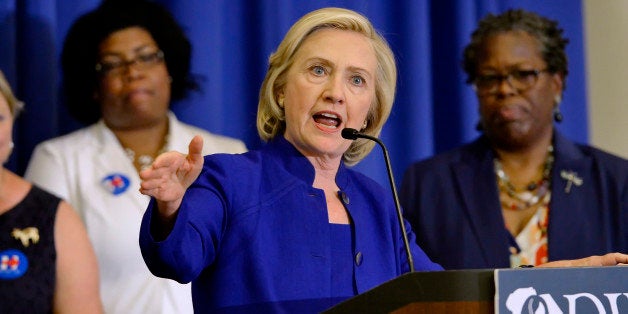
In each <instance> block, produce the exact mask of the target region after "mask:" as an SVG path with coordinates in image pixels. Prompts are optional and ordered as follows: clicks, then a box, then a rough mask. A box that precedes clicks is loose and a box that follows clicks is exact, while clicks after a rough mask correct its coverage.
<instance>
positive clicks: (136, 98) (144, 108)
mask: <svg viewBox="0 0 628 314" xmlns="http://www.w3.org/2000/svg"><path fill="white" fill-rule="evenodd" d="M99 50H100V62H99V63H100V64H101V65H102V68H103V69H105V70H104V71H102V73H101V79H100V86H99V89H98V91H97V92H96V93H95V95H94V96H95V97H96V98H97V100H98V101H99V102H100V105H101V110H102V116H103V119H104V120H105V123H106V124H107V126H109V127H110V128H112V129H135V128H143V127H146V126H151V125H154V124H157V123H160V122H163V121H164V120H166V119H167V112H168V108H169V104H170V77H169V75H168V69H167V68H166V64H165V62H164V61H163V55H158V53H159V51H160V50H159V47H157V44H156V43H155V41H154V39H153V37H152V36H151V35H150V33H149V32H148V31H146V30H145V29H143V28H140V27H129V28H125V29H122V30H119V31H116V32H114V33H112V34H111V35H109V37H107V38H106V39H105V40H104V41H103V42H102V43H101V44H100V47H99ZM133 60H135V61H136V62H134V63H131V61H133ZM107 70H108V71H107Z"/></svg>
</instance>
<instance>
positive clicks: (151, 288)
mask: <svg viewBox="0 0 628 314" xmlns="http://www.w3.org/2000/svg"><path fill="white" fill-rule="evenodd" d="M190 51H191V48H190V43H189V41H188V39H187V38H186V37H185V35H184V34H183V32H182V30H181V28H180V27H179V26H178V25H177V23H176V21H175V20H174V19H173V17H172V16H171V15H170V13H168V12H167V11H165V10H164V9H163V8H161V7H159V6H157V5H156V4H154V3H151V2H144V1H130V2H128V1H105V2H104V3H103V4H102V5H101V6H100V7H98V8H97V9H96V10H94V11H92V12H89V13H87V14H85V15H83V16H82V17H80V18H79V19H78V20H77V21H76V22H75V23H74V24H73V26H72V27H71V29H70V31H69V33H68V36H67V37H66V40H65V43H64V47H63V52H62V66H63V89H64V94H65V97H66V101H67V102H66V103H67V106H68V110H69V112H70V113H71V114H72V115H73V116H74V117H75V118H76V119H78V120H79V121H81V122H83V123H85V124H86V125H89V126H88V127H86V128H84V129H81V130H79V131H76V132H74V133H71V134H69V135H66V136H63V137H60V138H57V139H53V140H50V141H47V142H44V143H42V144H40V145H39V146H38V147H37V148H36V150H35V152H34V154H33V158H32V160H31V162H30V164H29V167H28V169H27V172H26V177H27V178H28V179H30V180H32V181H33V182H35V183H36V184H39V185H40V186H42V187H44V188H47V189H49V190H50V191H52V192H54V193H56V194H57V195H59V196H61V197H62V198H64V199H66V200H68V201H69V202H70V203H71V204H72V205H73V206H74V207H75V208H77V210H78V211H79V213H80V216H81V217H82V219H83V220H84V222H85V225H86V227H87V231H88V233H89V236H90V239H91V241H92V243H93V245H94V248H95V251H96V255H97V257H98V263H99V266H100V278H101V287H100V292H101V297H102V300H103V303H104V309H105V312H107V313H186V312H187V313H191V312H192V303H191V296H190V287H189V285H186V286H184V285H180V284H178V283H176V282H174V281H171V280H166V279H161V278H157V277H155V276H153V275H152V274H151V273H150V272H149V271H148V269H147V268H146V265H145V264H144V262H143V260H142V256H141V253H140V250H139V246H138V232H139V229H140V222H141V218H142V214H143V213H144V210H145V208H146V207H147V205H148V201H149V198H148V197H146V196H144V195H141V194H140V193H139V192H138V190H139V182H140V179H139V175H138V172H139V171H140V170H141V169H142V168H144V167H145V166H147V165H150V164H151V163H152V160H153V159H154V158H155V157H156V156H157V155H158V154H159V153H160V152H162V151H166V150H168V151H169V150H178V151H187V144H188V143H189V142H190V140H191V139H192V138H193V137H194V135H197V134H198V135H201V136H202V137H203V141H204V143H205V145H204V146H203V148H204V149H203V154H211V153H217V152H227V153H239V152H243V151H245V146H244V144H243V143H242V142H241V141H239V140H235V139H231V138H226V137H222V136H218V135H213V134H210V133H208V132H206V131H204V130H201V129H199V128H195V127H192V126H190V125H186V124H183V123H181V122H179V121H178V120H177V119H176V117H175V116H174V114H173V113H172V112H170V111H169V107H170V102H171V100H176V99H180V98H183V97H184V96H185V94H186V92H187V91H189V90H191V89H193V88H194V87H195V86H196V84H195V83H194V81H193V80H192V78H191V76H190V73H189V67H190Z"/></svg>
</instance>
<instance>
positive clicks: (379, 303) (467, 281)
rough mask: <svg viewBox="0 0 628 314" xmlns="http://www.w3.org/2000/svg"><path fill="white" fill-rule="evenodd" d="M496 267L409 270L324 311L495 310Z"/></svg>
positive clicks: (484, 311) (411, 311) (437, 311)
mask: <svg viewBox="0 0 628 314" xmlns="http://www.w3.org/2000/svg"><path fill="white" fill-rule="evenodd" d="M493 273H494V270H492V269H486V270H459V271H458V270H450V271H438V272H414V273H408V274H405V275H403V276H400V277H398V278H395V279H393V280H391V281H388V282H386V283H383V284H382V285H380V286H377V287H375V288H374V289H371V290H369V291H367V292H365V293H363V294H360V295H358V296H355V297H353V298H351V299H349V300H346V301H344V302H342V303H340V304H338V305H336V306H334V307H333V308H331V309H329V310H327V311H325V312H324V313H396V314H402V313H494V312H495V308H494V303H493V300H494V297H495V282H494V280H493V279H494V277H493V276H494V275H493Z"/></svg>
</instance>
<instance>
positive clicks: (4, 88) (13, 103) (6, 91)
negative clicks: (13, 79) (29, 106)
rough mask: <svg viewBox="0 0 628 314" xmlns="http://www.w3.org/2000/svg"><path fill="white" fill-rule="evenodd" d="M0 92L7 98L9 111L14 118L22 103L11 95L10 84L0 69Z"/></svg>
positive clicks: (22, 105)
mask: <svg viewBox="0 0 628 314" xmlns="http://www.w3.org/2000/svg"><path fill="white" fill-rule="evenodd" d="M0 94H2V96H3V97H4V99H6V100H7V103H8V104H9V111H11V115H12V116H13V118H15V117H16V116H17V114H18V113H20V111H21V110H22V108H23V107H24V104H23V103H22V102H21V101H19V100H18V99H17V98H15V95H13V91H12V90H11V86H10V85H9V82H8V81H7V79H6V77H4V73H2V71H0Z"/></svg>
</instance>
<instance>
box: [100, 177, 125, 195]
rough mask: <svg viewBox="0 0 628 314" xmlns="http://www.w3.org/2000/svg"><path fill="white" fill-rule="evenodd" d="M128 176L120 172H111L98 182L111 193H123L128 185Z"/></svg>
mask: <svg viewBox="0 0 628 314" xmlns="http://www.w3.org/2000/svg"><path fill="white" fill-rule="evenodd" d="M129 182H130V180H129V177H127V176H125V175H123V174H121V173H112V174H110V175H107V176H106V177H104V178H103V179H102V180H101V181H100V184H101V185H102V186H103V187H104V188H105V190H107V191H109V192H110V193H111V194H113V195H120V194H122V193H124V192H125V191H126V190H127V189H128V188H129V186H130V184H129Z"/></svg>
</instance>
